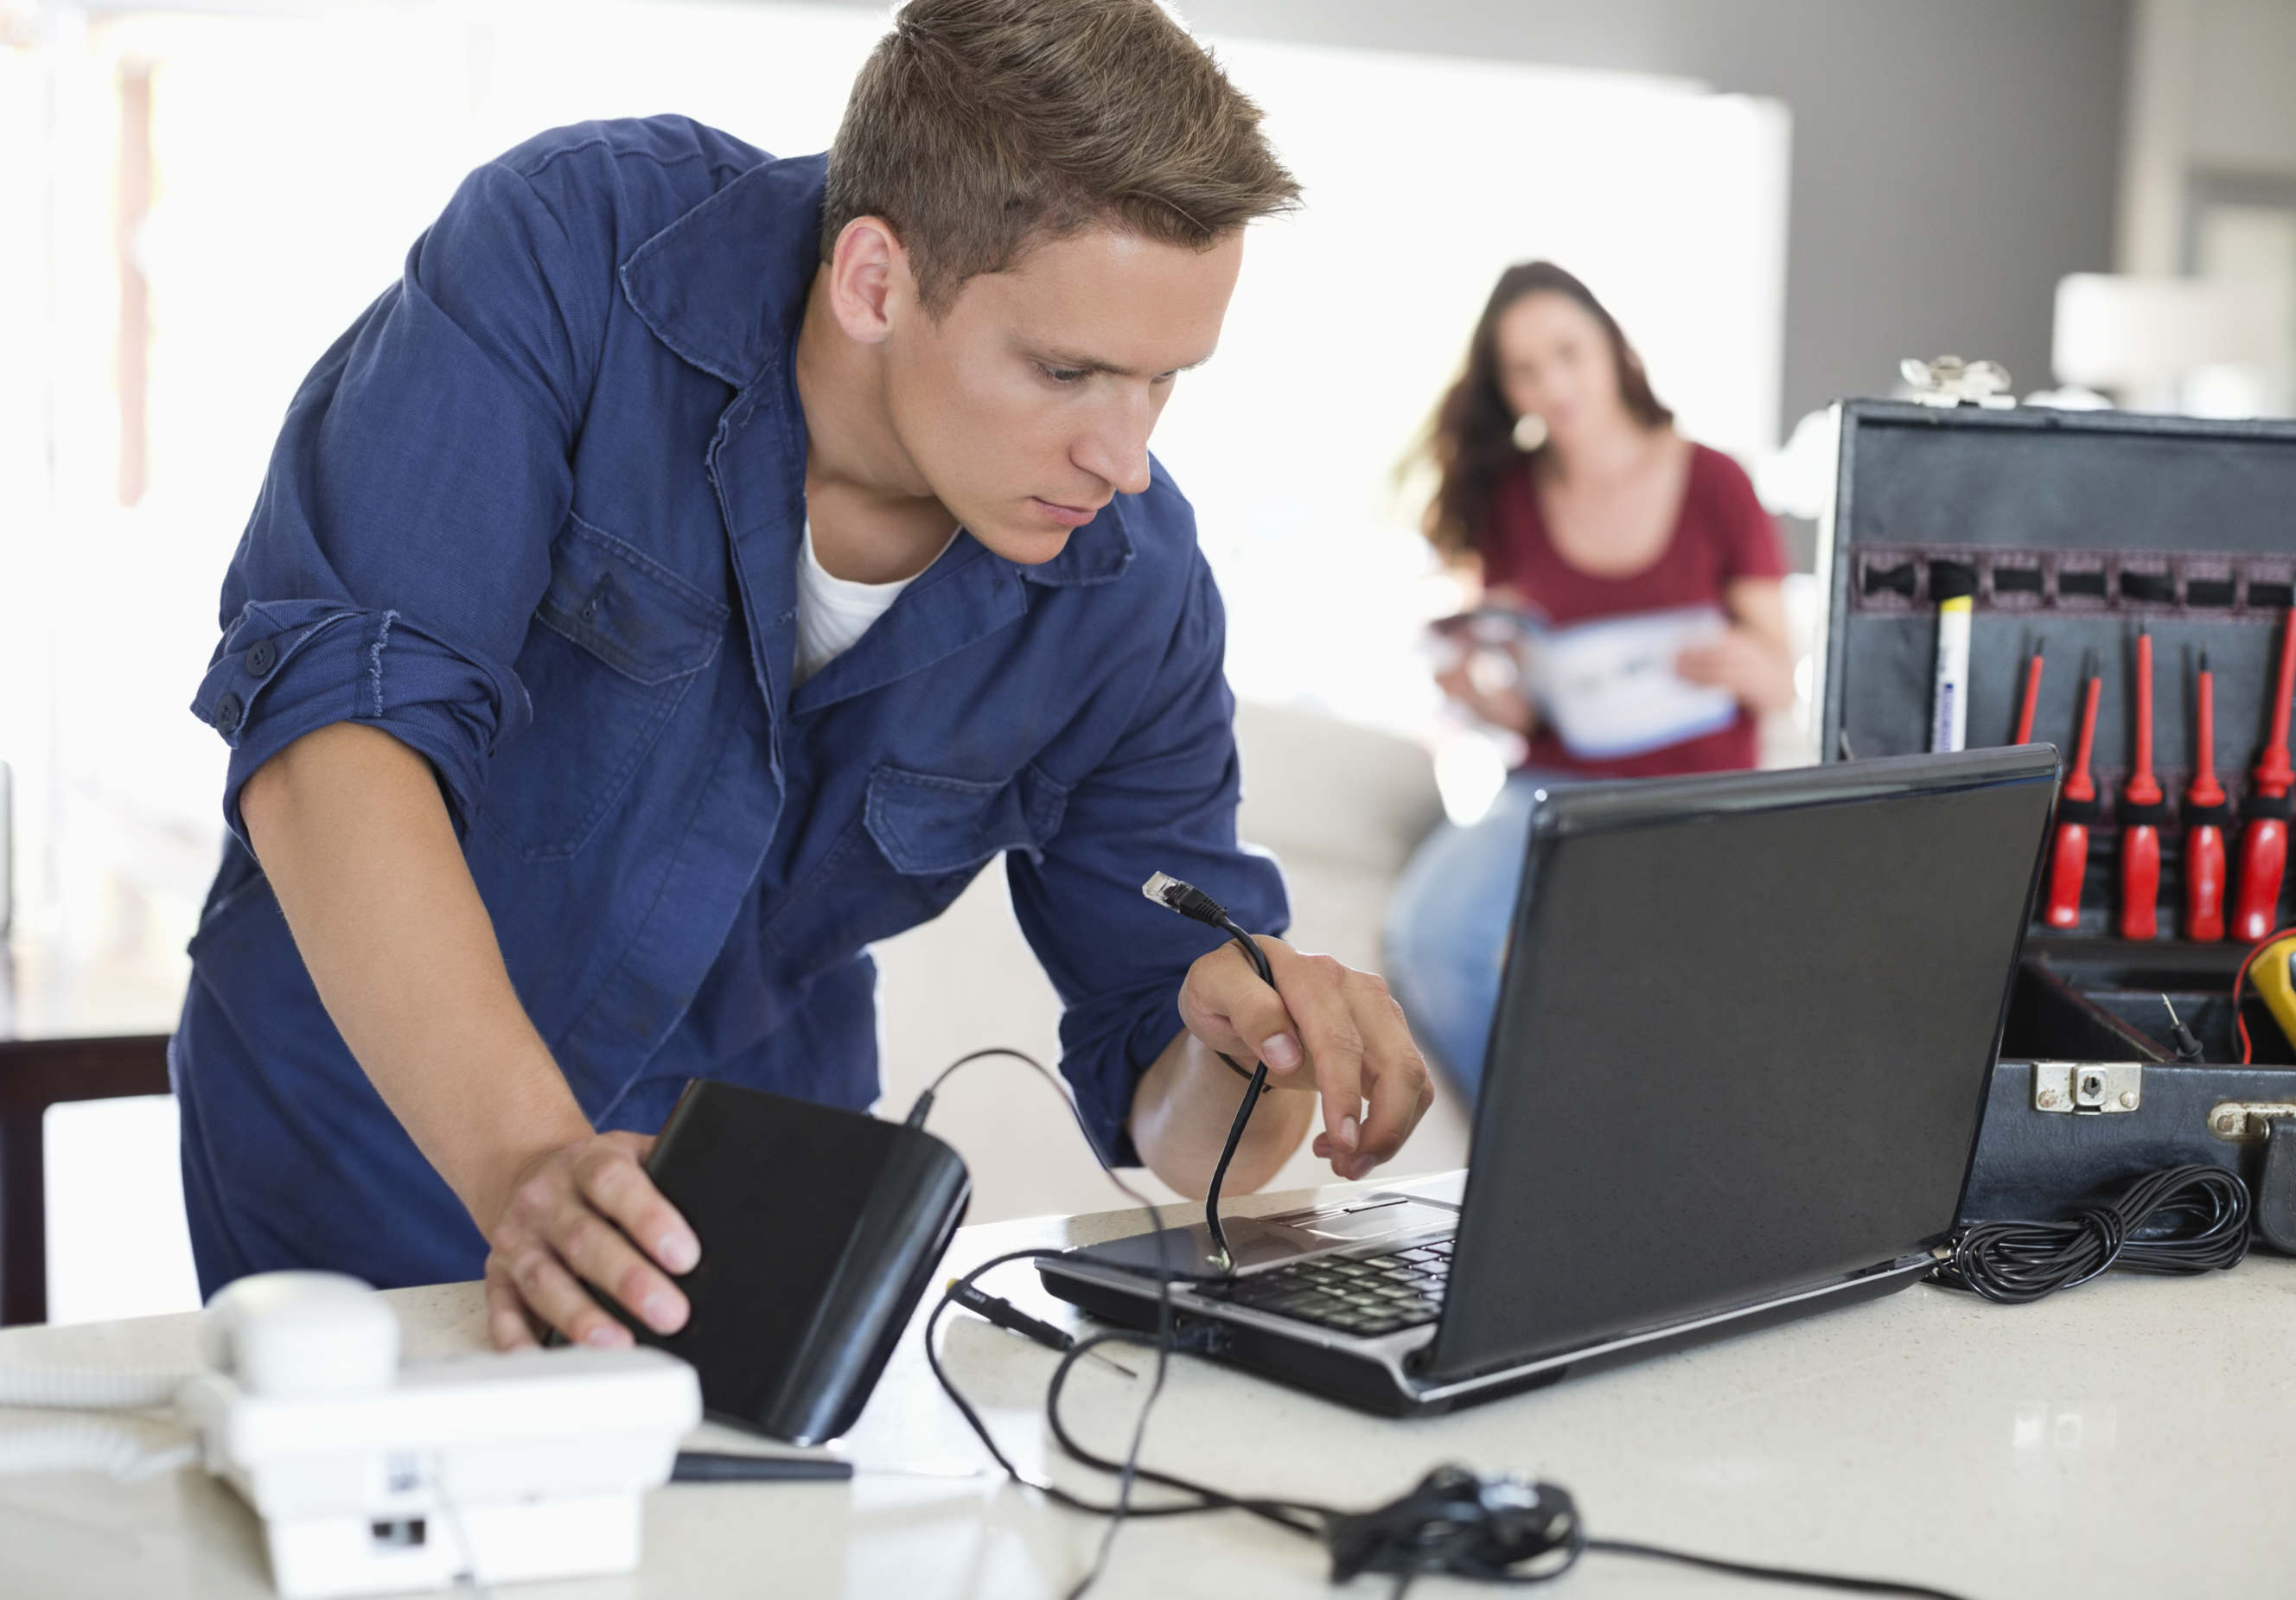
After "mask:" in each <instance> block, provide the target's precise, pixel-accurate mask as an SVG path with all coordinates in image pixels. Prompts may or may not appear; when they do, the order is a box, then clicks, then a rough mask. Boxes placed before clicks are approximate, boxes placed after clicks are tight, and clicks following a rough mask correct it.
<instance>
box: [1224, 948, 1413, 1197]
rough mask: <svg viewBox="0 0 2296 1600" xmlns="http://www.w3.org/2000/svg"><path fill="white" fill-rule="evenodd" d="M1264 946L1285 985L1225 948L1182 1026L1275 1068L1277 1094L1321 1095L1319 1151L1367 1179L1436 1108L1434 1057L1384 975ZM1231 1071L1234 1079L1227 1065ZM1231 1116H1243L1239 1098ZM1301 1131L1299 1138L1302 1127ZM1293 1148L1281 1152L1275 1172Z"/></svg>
mask: <svg viewBox="0 0 2296 1600" xmlns="http://www.w3.org/2000/svg"><path fill="white" fill-rule="evenodd" d="M1259 948H1260V949H1261V950H1262V951H1263V952H1265V953H1266V955H1267V965H1268V969H1269V971H1270V972H1272V973H1273V974H1274V976H1275V989H1272V990H1271V989H1269V988H1268V987H1267V985H1266V984H1265V983H1262V982H1261V981H1259V973H1258V972H1254V971H1253V970H1252V967H1251V962H1250V961H1248V960H1247V959H1245V957H1244V954H1243V952H1242V951H1241V950H1239V949H1237V948H1235V946H1234V944H1233V943H1230V944H1224V945H1222V946H1221V947H1220V948H1218V949H1217V950H1214V951H1213V952H1212V953H1211V954H1210V955H1209V956H1204V957H1202V958H1201V960H1199V961H1197V962H1196V963H1195V964H1194V965H1193V966H1191V967H1190V968H1189V969H1188V976H1187V979H1186V981H1185V982H1184V983H1182V984H1181V986H1180V1020H1181V1022H1184V1023H1185V1024H1186V1025H1187V1030H1188V1031H1189V1033H1190V1034H1192V1035H1193V1036H1194V1037H1195V1038H1197V1039H1199V1040H1201V1042H1202V1043H1203V1044H1205V1045H1208V1046H1210V1047H1211V1048H1212V1049H1214V1050H1218V1051H1221V1052H1223V1053H1225V1054H1227V1055H1230V1056H1232V1057H1234V1059H1235V1060H1236V1061H1237V1062H1238V1063H1240V1064H1242V1065H1243V1066H1245V1067H1247V1068H1248V1067H1250V1066H1251V1063H1252V1062H1253V1061H1254V1060H1259V1061H1264V1062H1266V1063H1267V1081H1268V1086H1269V1087H1270V1088H1271V1089H1275V1088H1288V1089H1295V1090H1300V1091H1309V1090H1312V1091H1313V1092H1314V1093H1315V1094H1316V1096H1317V1098H1318V1100H1319V1101H1320V1102H1321V1111H1322V1124H1323V1125H1322V1130H1321V1131H1320V1132H1318V1133H1317V1134H1316V1140H1315V1152H1316V1155H1318V1156H1320V1157H1322V1158H1323V1159H1324V1160H1326V1161H1330V1162H1331V1163H1332V1170H1333V1172H1334V1173H1336V1174H1338V1175H1339V1176H1340V1177H1365V1175H1366V1174H1368V1173H1369V1172H1370V1171H1371V1170H1372V1169H1373V1168H1374V1167H1376V1166H1378V1165H1379V1164H1380V1163H1381V1162H1382V1161H1387V1160H1390V1158H1392V1157H1393V1156H1394V1154H1395V1153H1396V1152H1397V1151H1398V1150H1400V1149H1401V1148H1402V1147H1403V1141H1404V1140H1405V1139H1406V1138H1408V1137H1409V1136H1410V1135H1411V1130H1412V1129H1413V1128H1416V1127H1417V1126H1418V1125H1419V1119H1420V1118H1421V1117H1423V1116H1424V1115H1425V1114H1426V1112H1427V1108H1428V1107H1429V1106H1430V1105H1431V1104H1434V1102H1435V1089H1434V1085H1433V1083H1432V1082H1431V1080H1430V1079H1429V1077H1428V1072H1427V1062H1426V1058H1425V1057H1423V1056H1422V1055H1421V1054H1419V1047H1418V1046H1416V1045H1415V1044H1413V1043H1412V1042H1411V1030H1410V1028H1409V1026H1408V1025H1407V1024H1406V1022H1404V1019H1403V1008H1402V1007H1401V1006H1399V1005H1397V1004H1396V1003H1395V1000H1394V997H1392V996H1390V994H1389V993H1388V992H1387V984H1386V981H1384V980H1382V979H1381V978H1380V977H1379V976H1377V975H1376V974H1375V973H1372V972H1357V971H1356V970H1355V969H1354V968H1352V967H1349V966H1345V965H1343V964H1341V963H1340V962H1338V961H1335V960H1333V958H1332V957H1331V956H1303V955H1301V954H1300V952H1299V951H1297V950H1295V949H1293V948H1292V947H1291V946H1290V945H1288V944H1285V943H1284V942H1283V940H1282V939H1261V940H1259ZM1221 1075H1222V1076H1223V1077H1226V1076H1227V1075H1226V1071H1225V1070H1224V1069H1223V1070H1221ZM1227 1081H1228V1082H1229V1083H1230V1084H1233V1083H1234V1081H1235V1080H1234V1079H1233V1078H1232V1077H1228V1078H1227ZM1366 1102H1368V1103H1369V1104H1368V1109H1366V1106H1365V1103H1366ZM1227 1114H1228V1115H1230V1116H1233V1115H1234V1104H1233V1101H1231V1102H1230V1103H1229V1107H1228V1113H1227ZM1254 1120H1255V1122H1256V1121H1257V1120H1258V1118H1257V1117H1256V1116H1255V1118H1254ZM1292 1128H1293V1132H1292V1138H1293V1139H1294V1140H1296V1139H1297V1137H1298V1131H1297V1130H1298V1124H1297V1122H1296V1121H1295V1122H1293V1123H1292ZM1221 1132H1222V1134H1223V1135H1225V1132H1226V1128H1225V1125H1224V1124H1223V1126H1222V1128H1221ZM1291 1151H1292V1146H1291V1145H1286V1146H1285V1147H1284V1148H1283V1149H1282V1150H1281V1151H1278V1152H1276V1153H1275V1164H1281V1162H1282V1161H1283V1158H1284V1157H1285V1156H1288V1155H1289V1154H1290V1153H1291ZM1214 1153H1215V1154H1217V1146H1215V1150H1214ZM1241 1159H1242V1158H1241V1155H1239V1161H1241ZM1268 1170H1269V1173H1270V1174H1272V1172H1273V1170H1274V1166H1273V1165H1271V1166H1270V1167H1269V1169H1268ZM1262 1181H1265V1177H1264V1176H1263V1177H1262Z"/></svg>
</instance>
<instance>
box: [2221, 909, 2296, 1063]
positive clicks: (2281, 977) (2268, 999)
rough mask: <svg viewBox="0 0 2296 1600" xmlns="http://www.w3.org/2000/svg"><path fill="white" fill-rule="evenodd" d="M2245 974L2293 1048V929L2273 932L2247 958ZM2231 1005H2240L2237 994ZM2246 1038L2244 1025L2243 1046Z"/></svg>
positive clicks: (2295, 965)
mask: <svg viewBox="0 0 2296 1600" xmlns="http://www.w3.org/2000/svg"><path fill="white" fill-rule="evenodd" d="M2244 975H2245V976H2246V978H2247V980H2248V983H2249V987H2250V988H2251V989H2254V990H2255V991H2256V997H2257V998H2258V999H2259V1000H2261V1001H2263V1002H2264V1005H2265V1009H2267V1011H2269V1012H2271V1013H2272V1020H2273V1021H2274V1022H2277V1023H2279V1024H2280V1031H2281V1032H2283V1033H2284V1034H2286V1035H2287V1036H2288V1042H2289V1043H2290V1044H2291V1045H2296V929H2291V930H2289V931H2285V932H2282V933H2276V934H2274V935H2273V936H2272V937H2271V938H2269V939H2267V940H2265V942H2264V943H2263V944H2261V945H2259V946H2258V947H2257V949H2256V953H2255V954H2254V955H2252V956H2250V957H2249V960H2248V970H2247V972H2246V973H2245V974H2244ZM2234 1004H2235V1005H2238V1004H2239V999H2238V994H2237V991H2235V998H2234ZM2247 1038H2248V1030H2247V1027H2246V1025H2245V1024H2243V1026H2242V1029H2241V1040H2242V1043H2243V1045H2245V1044H2246V1043H2247ZM2242 1059H2243V1061H2245V1060H2246V1059H2247V1052H2245V1051H2243V1053H2242Z"/></svg>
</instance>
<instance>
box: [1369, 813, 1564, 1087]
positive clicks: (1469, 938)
mask: <svg viewBox="0 0 2296 1600" xmlns="http://www.w3.org/2000/svg"><path fill="white" fill-rule="evenodd" d="M1568 782H1570V780H1569V779H1566V778H1557V777H1556V776H1555V775H1554V774H1552V773H1534V772H1518V773H1516V774H1515V775H1513V777H1511V778H1509V779H1508V780H1507V783H1506V787H1505V788H1504V789H1502V790H1500V791H1499V796H1498V799H1497V800H1494V801H1493V802H1492V803H1491V808H1490V810H1489V811H1488V812H1487V813H1486V814H1485V815H1484V816H1483V818H1482V820H1480V822H1476V823H1472V824H1470V825H1468V826H1466V827H1464V828H1463V827H1457V826H1455V825H1451V824H1448V823H1446V824H1445V825H1443V826H1441V827H1439V828H1438V829H1437V830H1436V831H1435V832H1434V833H1431V834H1429V835H1428V837H1427V841H1426V842H1425V843H1423V844H1422V845H1421V846H1420V847H1419V849H1418V851H1417V852H1416V853H1415V855H1414V856H1413V857H1411V863H1410V865H1409V866H1406V867H1405V868H1404V869H1403V876H1402V878H1401V879H1400V880H1398V882H1397V883H1396V886H1395V897H1394V898H1392V899H1391V900H1390V901H1389V902H1388V907H1387V925H1386V927H1385V929H1384V931H1383V943H1384V944H1385V946H1386V959H1387V973H1386V976H1387V981H1388V987H1389V989H1390V990H1391V991H1392V992H1393V994H1394V996H1395V997H1396V999H1397V1000H1398V1002H1399V1003H1400V1004H1401V1005H1402V1006H1403V1012H1404V1015H1405V1016H1406V1017H1408V1018H1409V1019H1410V1022H1411V1031H1412V1035H1413V1037H1414V1038H1416V1039H1417V1040H1418V1042H1419V1046H1420V1048H1421V1049H1423V1050H1424V1051H1425V1052H1426V1053H1427V1054H1429V1055H1430V1056H1431V1057H1432V1058H1433V1059H1434V1061H1435V1063H1436V1064H1437V1065H1439V1066H1440V1067H1442V1068H1444V1069H1445V1070H1446V1071H1448V1072H1449V1074H1450V1076H1451V1078H1452V1079H1453V1081H1454V1082H1456V1084H1457V1085H1458V1087H1459V1088H1460V1090H1461V1091H1462V1093H1463V1094H1464V1095H1465V1097H1466V1098H1467V1100H1468V1101H1470V1102H1471V1103H1472V1101H1473V1099H1474V1097H1475V1095H1476V1092H1477V1091H1478V1090H1479V1089H1480V1087H1482V1081H1483V1051H1484V1048H1485V1046H1487V1045H1488V1042H1489V1038H1490V1030H1491V1013H1492V1012H1493V1011H1495V1010H1497V1007H1498V999H1499V972H1500V969H1501V968H1502V966H1503V965H1504V964H1505V961H1506V950H1507V935H1508V933H1509V931H1510V930H1509V928H1508V922H1509V919H1511V918H1512V917H1513V915H1514V901H1515V892H1516V890H1517V889H1518V887H1519V886H1520V885H1521V881H1522V858H1523V854H1524V852H1525V850H1526V849H1528V848H1529V840H1530V816H1531V812H1532V810H1533V809H1534V808H1535V807H1534V803H1533V798H1532V797H1533V796H1534V795H1536V794H1537V793H1538V791H1540V790H1541V789H1554V788H1556V787H1559V786H1560V785H1561V784H1566V783H1568Z"/></svg>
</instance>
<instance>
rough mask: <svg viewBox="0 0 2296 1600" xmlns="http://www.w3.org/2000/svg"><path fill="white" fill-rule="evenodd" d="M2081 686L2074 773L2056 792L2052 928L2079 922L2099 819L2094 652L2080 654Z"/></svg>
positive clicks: (2098, 682)
mask: <svg viewBox="0 0 2296 1600" xmlns="http://www.w3.org/2000/svg"><path fill="white" fill-rule="evenodd" d="M2081 681H2082V687H2081V698H2080V711H2079V720H2078V721H2077V722H2076V724H2075V726H2076V727H2077V729H2078V730H2079V732H2078V733H2077V734H2076V735H2075V738H2074V740H2073V767H2072V771H2071V772H2070V773H2068V774H2067V775H2066V776H2065V782H2064V786H2063V787H2062V789H2060V790H2059V791H2058V792H2057V837H2056V840H2055V841H2054V843H2053V844H2052V845H2051V847H2050V851H2049V901H2048V909H2047V911H2046V913H2045V915H2044V918H2043V920H2045V921H2046V923H2048V924H2049V926H2050V927H2052V928H2071V927H2075V926H2077V925H2079V922H2080V898H2081V879H2082V878H2083V876H2085V875H2086V874H2087V872H2088V830H2089V825H2090V824H2091V823H2093V822H2095V820H2096V818H2097V807H2096V780H2095V779H2094V778H2092V777H2090V776H2089V772H2088V758H2089V752H2090V751H2091V750H2092V749H2094V748H2095V744H2096V697H2097V695H2098V694H2099V693H2101V692H2102V691H2103V687H2104V680H2103V678H2101V677H2098V676H2097V674H2096V662H2095V654H2094V652H2088V651H2084V652H2081Z"/></svg>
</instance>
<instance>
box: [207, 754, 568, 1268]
mask: <svg viewBox="0 0 2296 1600" xmlns="http://www.w3.org/2000/svg"><path fill="white" fill-rule="evenodd" d="M240 812H241V815H242V816H243V817H244V818H245V820H246V824H247V831H248V834H249V837H250V840H251V841H252V842H253V844H254V846H255V854H256V857H257V859H258V860H259V861H260V862H261V863H262V866H263V870H264V873H265V874H266V876H267V877H268V878H269V879H270V881H271V886H272V890H273V892H274V893H275V895H276V896H277V897H278V900H279V905H280V909H281V910H282V911H283V912H284V913H285V914H286V917H287V925H288V927H289V929H290V930H291V931H292V932H293V934H294V936H295V945H296V948H297V949H298V950H299V951H300V952H301V954H302V957H303V963H304V965H305V966H306V967H307V969H308V970H309V972H310V973H311V978H312V981H313V982H314V983H316V985H317V988H318V991H319V997H320V999H321V1000H322V1001H323V1002H324V1004H325V1005H326V1008H327V1014H328V1015H329V1016H330V1017H332V1019H333V1020H334V1023H335V1026H336V1028H337V1030H339V1031H340V1033H341V1034H342V1036H343V1040H344V1042H345V1043H346V1044H348V1046H350V1050H351V1054H353V1055H354V1056H356V1057H357V1059H358V1062H359V1064H360V1065H361V1066H362V1067H363V1068H365V1071H366V1074H367V1076H368V1078H369V1079H371V1080H372V1081H373V1084H374V1087H375V1088H376V1090H377V1091H378V1092H379V1093H380V1094H381V1095H382V1098H383V1100H384V1102H385V1104H388V1105H389V1107H390V1109H391V1112H392V1113H393V1114H394V1115H396V1116H397V1117H398V1120H399V1122H400V1124H401V1125H402V1126H404V1127H405V1128H406V1130H407V1132H408V1133H409V1134H410V1135H411V1136H413V1137H414V1143H415V1145H417V1146H418V1147H419V1148H420V1149H421V1150H422V1153H423V1154H424V1156H426V1157H427V1158H428V1159H429V1160H430V1163H431V1165H432V1166H433V1167H435V1168H437V1169H438V1170H439V1174H440V1175H441V1176H442V1177H445V1178H446V1180H447V1184H448V1185H449V1186H451V1187H453V1189H454V1190H455V1194H457V1195H458V1196H459V1197H460V1198H461V1200H462V1202H463V1205H464V1206H465V1207H467V1208H468V1209H469V1210H471V1215H472V1216H473V1217H474V1218H477V1219H478V1221H479V1224H480V1227H488V1225H489V1224H490V1223H491V1222H492V1220H493V1218H495V1217H496V1215H498V1214H499V1213H500V1211H501V1210H502V1207H503V1205H504V1203H505V1202H506V1200H507V1198H508V1196H507V1189H508V1186H509V1185H510V1183H511V1181H512V1177H513V1176H514V1175H515V1174H516V1173H517V1172H518V1171H519V1170H520V1169H521V1167H523V1166H524V1165H525V1164H526V1162H527V1161H530V1160H531V1159H533V1158H534V1157H535V1156H537V1155H538V1154H540V1153H542V1152H544V1151H545V1150H548V1149H551V1148H553V1147H554V1146H557V1145H563V1144H565V1143H566V1142H567V1141H569V1140H571V1139H578V1138H580V1137H582V1136H585V1135H586V1134H587V1133H588V1132H589V1131H590V1125H589V1121H588V1120H587V1119H586V1118H585V1117H584V1116H583V1114H582V1111H581V1108H580V1106H579V1105H578V1104H576V1102H575V1099H574V1095H573V1092H572V1091H571V1090H570V1088H569V1087H567V1084H566V1079H565V1077H564V1076H563V1074H562V1073H561V1072H560V1071H559V1070H558V1067H557V1064H556V1063H554V1062H553V1060H552V1059H551V1056H550V1051H549V1048H548V1046H545V1044H544V1043H543V1041H542V1038H541V1036H540V1035H539V1034H537V1032H536V1031H535V1030H534V1025H533V1023H532V1022H529V1020H528V1018H527V1015H526V1012H525V1009H524V1008H523V1007H522V1006H521V1005H520V1004H519V1001H518V996H517V994H516V992H515V991H514V990H513V989H512V987H511V982H510V975H509V973H508V972H507V971H506V970H505V969H504V964H503V958H502V951H501V948H500V947H499V946H498V945H497V944H496V939H495V933H494V925H493V923H492V921H491V920H490V919H489V918H488V915H487V910H486V907H485V905H484V903H483V902H482V901H480V898H479V892H478V887H477V885H476V884H475V883H473V882H471V874H470V868H469V866H467V865H466V864H465V863H464V861H463V852H462V848H461V846H460V844H459V843H458V842H457V841H456V840H455V831H454V826H453V825H452V823H451V822H450V821H449V819H448V817H447V808H446V803H445V801H444V800H441V799H440V798H439V788H438V784H437V782H436V780H435V779H434V778H433V776H432V775H431V772H430V763H429V762H427V761H425V760H424V759H422V757H421V756H420V755H418V754H416V753H415V752H414V751H412V750H410V749H408V748H407V747H406V745H404V744H401V743H399V742H398V740H396V739H394V738H392V737H391V736H390V735H389V734H385V733H382V732H381V731H380V730H378V729H375V728H369V727H362V726H358V725H357V724H354V723H337V724H334V725H333V726H328V727H324V728H321V729H319V730H318V731H317V732H316V733H312V734H307V735H305V736H304V737H303V738H301V739H299V740H297V741H296V742H295V743H293V744H291V745H289V746H288V747H287V748H286V749H285V750H283V751H281V752H280V753H279V754H278V755H276V756H275V757H273V758H272V759H270V760H269V761H267V762H266V763H265V764H264V765H263V766H262V767H260V768H258V770H257V771H256V773H255V775H253V776H252V777H250V779H249V780H248V781H247V784H246V786H245V787H244V788H243V789H242V791H241V794H240Z"/></svg>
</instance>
